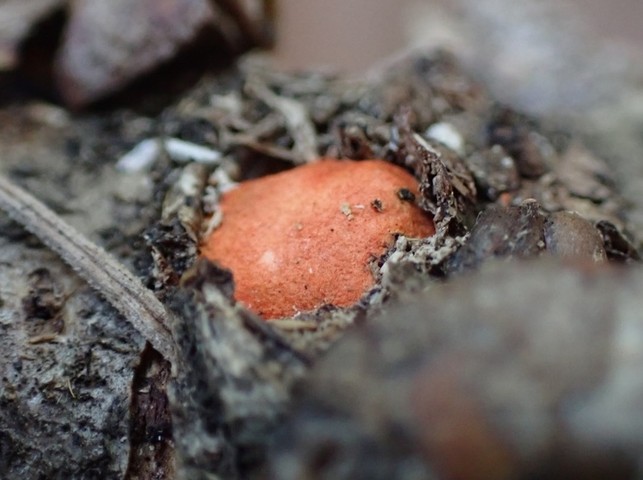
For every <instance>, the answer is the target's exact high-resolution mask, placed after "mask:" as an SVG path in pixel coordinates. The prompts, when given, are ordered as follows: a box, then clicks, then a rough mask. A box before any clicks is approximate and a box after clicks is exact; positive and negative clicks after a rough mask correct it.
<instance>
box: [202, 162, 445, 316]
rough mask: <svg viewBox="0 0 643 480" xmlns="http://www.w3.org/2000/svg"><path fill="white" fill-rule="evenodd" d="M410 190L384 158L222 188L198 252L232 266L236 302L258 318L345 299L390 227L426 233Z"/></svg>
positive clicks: (352, 297)
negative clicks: (215, 221)
mask: <svg viewBox="0 0 643 480" xmlns="http://www.w3.org/2000/svg"><path fill="white" fill-rule="evenodd" d="M417 194H418V183H417V181H416V180H415V178H414V177H413V176H412V175H411V174H409V173H408V172H406V171H405V170H404V169H402V168H401V167H398V166H395V165H392V164H390V163H388V162H385V161H382V160H364V161H358V162H356V161H348V160H341V161H340V160H329V159H323V160H320V161H317V162H315V163H311V164H308V165H304V166H300V167H296V168H294V169H292V170H288V171H285V172H282V173H278V174H275V175H269V176H266V177H262V178H259V179H256V180H249V181H247V182H243V183H242V184H240V185H239V186H238V187H237V188H235V189H233V190H231V191H229V192H227V193H226V194H224V195H223V197H222V199H221V204H220V207H221V210H222V213H223V221H222V223H221V225H220V226H219V227H218V228H217V229H216V230H215V231H214V232H213V233H212V234H211V235H210V236H209V237H208V238H206V239H205V241H204V243H203V244H202V246H201V254H202V255H203V256H204V257H206V258H208V259H210V260H212V261H216V262H218V263H219V264H220V265H222V266H224V267H226V268H229V269H230V270H231V271H232V273H233V275H234V280H235V297H236V299H237V300H238V301H240V302H242V303H244V304H245V305H246V306H247V307H248V308H249V309H251V310H253V311H255V312H256V313H258V314H259V315H260V316H262V317H263V318H265V319H274V318H281V317H287V316H292V315H294V314H295V313H297V312H299V311H309V310H314V309H316V308H318V307H320V306H322V305H325V304H333V305H336V306H341V307H345V306H350V305H352V304H354V303H355V302H357V301H358V300H359V299H360V297H361V296H362V295H363V294H364V293H365V292H366V291H367V290H368V289H369V288H371V287H372V286H373V285H374V283H375V279H374V276H373V273H372V266H371V265H372V262H373V261H374V260H376V259H378V258H379V257H380V256H381V255H383V254H384V253H386V251H387V249H388V248H390V246H391V245H392V243H393V241H394V238H395V234H403V235H406V236H409V237H427V236H430V235H433V234H434V233H435V229H434V225H433V221H432V219H431V218H430V216H429V215H428V214H426V213H425V212H423V211H422V210H421V209H420V208H419V207H417V205H416V204H415V201H414V199H415V196H416V195H417Z"/></svg>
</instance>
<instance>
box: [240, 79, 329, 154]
mask: <svg viewBox="0 0 643 480" xmlns="http://www.w3.org/2000/svg"><path fill="white" fill-rule="evenodd" d="M246 88H247V91H248V92H249V93H250V94H251V95H254V96H255V97H257V98H259V99H260V100H262V101H263V102H265V103H266V105H268V106H270V107H272V108H274V109H275V110H277V111H278V112H279V113H281V114H282V115H283V116H284V118H285V121H286V127H287V128H288V131H289V132H290V134H291V135H292V138H293V141H294V142H295V145H294V148H293V150H294V152H295V153H296V155H297V160H299V162H298V163H306V162H311V161H313V160H314V159H316V158H317V157H318V156H319V154H318V153H317V134H316V132H315V126H314V125H313V122H312V121H311V120H310V117H309V115H308V111H307V110H306V107H304V105H302V104H301V103H300V102H298V101H297V100H294V99H292V98H285V97H280V96H279V95H277V94H275V93H274V92H273V91H272V90H270V89H269V88H268V87H267V86H266V85H265V84H264V83H263V82H261V81H260V80H259V79H258V78H252V79H250V80H248V83H247V85H246Z"/></svg>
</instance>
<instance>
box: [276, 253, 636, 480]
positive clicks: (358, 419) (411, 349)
mask: <svg viewBox="0 0 643 480" xmlns="http://www.w3.org/2000/svg"><path fill="white" fill-rule="evenodd" d="M424 287H425V288H424V291H419V292H416V294H415V295H414V296H412V297H410V296H408V295H407V296H402V297H401V298H399V299H398V300H397V301H396V302H395V303H394V304H391V305H389V306H388V307H387V308H386V309H385V311H384V313H383V314H381V315H379V316H378V317H376V318H372V319H371V321H369V322H367V323H364V324H362V325H360V327H359V328H356V329H354V330H353V331H352V332H350V333H349V334H347V335H346V336H345V337H344V338H343V339H342V340H341V341H340V342H339V344H338V345H336V346H335V348H334V349H333V352H332V355H328V356H327V357H325V358H324V359H322V360H321V361H320V362H319V363H318V364H317V366H316V368H315V369H314V370H313V371H312V372H311V374H310V375H309V377H308V379H307V381H305V382H304V383H303V384H301V385H300V388H299V389H298V390H297V392H296V395H295V398H296V401H295V404H296V407H295V409H294V413H293V414H292V415H291V416H290V417H289V420H288V422H287V424H286V425H285V427H284V428H283V429H282V431H281V432H280V434H279V435H278V436H277V438H276V439H275V442H274V447H273V449H272V451H271V454H270V455H269V459H270V463H271V469H270V473H269V475H268V477H269V478H275V479H283V480H294V479H299V478H309V479H313V480H315V479H325V478H334V479H338V480H339V479H351V480H355V479H369V480H376V479H390V478H396V479H414V478H449V479H450V478H459V479H474V478H475V479H489V480H491V479H493V480H503V479H528V478H552V479H559V478H560V479H564V478H570V477H574V478H588V479H591V478H599V477H600V478H613V479H634V478H640V475H641V466H640V465H641V464H640V462H641V451H642V450H641V449H642V447H643V445H642V441H641V439H642V438H643V437H642V432H643V416H642V415H641V408H643V382H642V380H641V372H640V363H641V360H642V359H643V318H642V317H641V315H640V305H641V303H640V291H641V289H642V288H643V271H641V269H635V270H629V271H624V270H612V269H609V268H605V267H603V268H593V269H584V270H579V269H577V268H575V267H570V266H561V265H560V264H557V263H555V262H552V261H549V262H533V261H532V262H522V263H520V262H513V263H506V262H505V263H496V264H495V265H488V266H487V267H485V268H483V269H482V271H480V272H477V273H475V274H473V275H470V276H468V277H462V278H458V279H456V280H453V281H451V282H449V283H446V284H442V285H439V286H436V285H433V286H431V285H426V284H425V286H424ZM509 292H512V293H509Z"/></svg>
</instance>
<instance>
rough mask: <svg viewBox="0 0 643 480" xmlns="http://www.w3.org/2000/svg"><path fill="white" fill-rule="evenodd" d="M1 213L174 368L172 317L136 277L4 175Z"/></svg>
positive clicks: (1, 185)
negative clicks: (54, 256)
mask: <svg viewBox="0 0 643 480" xmlns="http://www.w3.org/2000/svg"><path fill="white" fill-rule="evenodd" d="M0 209H2V210H5V211H6V212H7V213H8V214H9V216H10V217H11V218H13V219H14V220H15V221H17V222H19V223H20V224H21V225H22V226H24V227H25V228H26V229H27V230H29V231H30V232H31V233H33V234H34V235H36V236H37V237H38V238H39V239H40V240H41V241H42V242H43V243H44V244H45V245H47V246H48V247H49V248H51V249H52V250H53V251H54V252H56V253H57V254H58V255H60V257H61V258H62V259H63V260H64V261H65V262H66V263H67V264H69V265H70V266H71V267H72V268H73V269H74V270H75V271H76V272H77V273H78V274H79V275H80V276H81V277H82V278H83V279H85V280H86V281H87V282H88V283H89V285H90V286H91V287H93V288H94V289H95V290H96V291H97V292H99V293H100V294H101V295H103V296H104V297H105V298H106V299H107V301H108V302H109V303H110V304H112V305H113V306H114V307H115V308H116V309H117V310H118V311H119V312H120V313H122V314H123V315H124V316H125V318H126V319H127V320H128V321H129V322H130V323H131V324H132V325H133V326H134V328H136V330H138V331H139V332H140V334H141V335H142V336H143V337H144V338H145V339H146V340H147V341H149V342H150V343H151V344H152V346H153V347H154V348H155V349H156V350H158V351H159V352H160V353H161V354H162V355H163V356H164V357H165V358H166V360H168V361H170V362H171V363H172V365H173V366H175V365H176V362H175V360H176V352H175V349H174V341H173V339H172V334H171V330H170V321H171V317H170V314H169V312H168V311H167V310H166V309H165V307H164V306H163V304H162V303H161V302H160V301H159V300H158V299H157V298H156V297H155V296H154V294H153V293H152V292H151V291H150V290H148V289H147V288H145V286H144V285H143V284H142V283H141V282H140V280H139V279H138V278H136V277H135V276H134V275H132V273H130V272H129V271H128V270H127V269H126V268H125V267H124V266H123V265H122V264H120V263H119V262H118V261H117V260H115V259H114V258H113V257H112V256H111V255H110V254H109V253H107V252H106V251H105V250H103V249H102V248H101V247H99V246H98V245H96V244H95V243H93V242H91V241H90V240H89V239H87V238H86V237H85V236H84V235H82V234H81V233H80V232H78V231H77V230H76V229H75V228H74V227H72V226H71V225H69V224H67V223H66V222H65V221H64V220H63V219H61V218H60V217H59V216H58V215H56V214H55V213H54V212H53V211H51V210H50V209H49V208H47V207H46V206H45V205H44V204H43V203H42V202H40V201H39V200H37V199H36V198H34V197H33V196H32V195H31V194H29V193H28V192H26V191H25V190H23V189H22V188H20V187H18V186H17V185H15V184H13V183H12V182H11V181H9V180H8V179H7V178H5V177H3V176H2V175H0Z"/></svg>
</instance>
